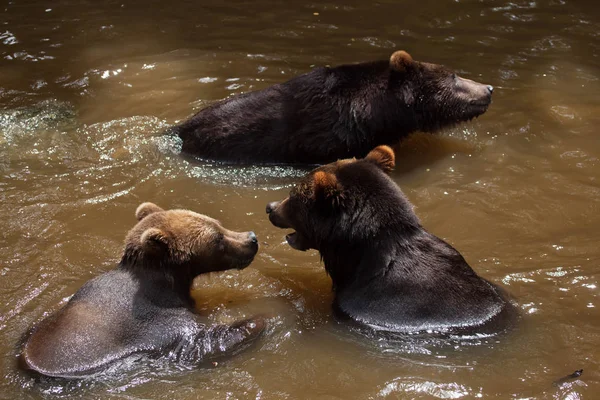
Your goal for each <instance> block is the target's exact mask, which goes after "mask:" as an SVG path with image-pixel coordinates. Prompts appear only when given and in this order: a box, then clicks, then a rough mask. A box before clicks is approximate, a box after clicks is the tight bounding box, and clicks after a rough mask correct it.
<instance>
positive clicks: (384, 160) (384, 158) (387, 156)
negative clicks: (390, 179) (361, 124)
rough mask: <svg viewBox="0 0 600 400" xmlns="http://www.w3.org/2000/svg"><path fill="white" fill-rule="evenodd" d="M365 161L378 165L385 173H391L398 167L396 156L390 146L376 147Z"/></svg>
mask: <svg viewBox="0 0 600 400" xmlns="http://www.w3.org/2000/svg"><path fill="white" fill-rule="evenodd" d="M365 160H367V161H369V162H372V163H373V164H375V165H377V166H378V167H379V168H381V169H382V170H383V172H385V173H389V172H390V171H391V170H393V169H394V167H395V166H396V155H395V154H394V150H392V148H391V147H389V146H377V147H375V148H374V149H373V150H371V151H370V152H369V154H367V156H366V157H365Z"/></svg>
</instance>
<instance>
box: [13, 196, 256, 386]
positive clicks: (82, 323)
mask: <svg viewBox="0 0 600 400" xmlns="http://www.w3.org/2000/svg"><path fill="white" fill-rule="evenodd" d="M135 215H136V218H137V219H138V223H137V224H136V225H135V226H134V228H133V229H131V231H129V233H128V235H127V238H126V240H125V251H124V254H123V257H122V259H121V262H120V264H119V265H118V267H117V268H116V269H114V270H112V271H109V272H106V273H104V274H102V275H99V276H97V277H96V278H94V279H92V280H90V281H88V282H87V283H85V284H84V285H83V286H82V287H81V288H80V289H79V290H78V291H77V292H76V293H75V294H74V295H73V297H71V299H70V300H69V301H68V302H67V304H66V305H65V306H64V307H62V308H61V309H60V310H58V311H57V312H55V313H54V314H52V315H50V316H49V317H47V318H45V319H44V320H42V321H41V322H40V323H39V324H37V325H36V326H35V327H34V328H33V329H32V330H31V332H29V334H28V335H27V337H26V339H25V342H24V345H23V348H22V352H21V354H20V361H21V365H22V367H23V368H25V369H27V370H30V371H34V372H37V373H39V374H42V375H45V376H51V377H63V378H81V377H87V376H91V375H94V374H96V373H99V372H101V371H103V370H105V369H107V368H108V367H110V366H113V365H114V364H115V363H117V362H119V361H120V360H123V359H125V358H127V357H130V356H138V355H144V356H149V357H161V356H165V357H167V356H168V357H172V358H174V359H175V360H176V361H178V362H181V363H182V364H186V365H197V364H199V363H201V362H203V361H206V360H208V359H211V358H212V357H216V356H222V355H226V354H232V353H235V352H238V351H240V350H241V349H243V348H245V347H246V346H248V345H249V344H250V343H252V342H253V341H254V340H255V339H256V338H258V337H259V335H260V334H261V332H262V331H263V330H264V328H265V321H264V319H263V318H262V317H255V318H250V319H247V320H244V321H239V322H237V323H234V324H233V325H216V324H213V323H211V322H210V321H209V320H208V318H206V317H202V316H200V315H198V314H196V313H195V312H194V300H193V298H192V297H191V296H190V288H191V285H192V281H193V279H194V278H195V277H196V276H198V275H200V274H203V273H207V272H212V271H223V270H227V269H232V268H237V269H242V268H245V267H247V266H248V265H249V264H250V263H251V262H252V260H253V259H254V256H255V255H256V253H257V251H258V240H257V238H256V235H255V234H254V233H253V232H234V231H230V230H228V229H226V228H224V227H223V226H222V225H221V224H220V223H219V222H218V221H216V220H214V219H212V218H210V217H208V216H206V215H202V214H198V213H195V212H192V211H188V210H163V209H162V208H160V207H158V206H157V205H155V204H153V203H143V204H141V205H140V206H139V207H138V208H137V210H136V213H135Z"/></svg>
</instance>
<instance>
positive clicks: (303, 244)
mask: <svg viewBox="0 0 600 400" xmlns="http://www.w3.org/2000/svg"><path fill="white" fill-rule="evenodd" d="M285 240H286V241H287V242H288V244H289V245H290V247H291V248H292V249H296V250H300V251H306V250H308V249H310V246H309V245H308V243H307V240H306V239H305V238H304V236H302V235H300V234H299V233H298V232H292V233H288V234H287V235H285Z"/></svg>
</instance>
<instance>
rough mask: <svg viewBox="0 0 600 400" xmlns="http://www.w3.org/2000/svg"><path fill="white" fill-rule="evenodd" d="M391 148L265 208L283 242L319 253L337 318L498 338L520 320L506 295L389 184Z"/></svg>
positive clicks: (304, 184)
mask: <svg viewBox="0 0 600 400" xmlns="http://www.w3.org/2000/svg"><path fill="white" fill-rule="evenodd" d="M394 157H395V155H394V152H393V150H392V149H391V148H389V147H387V146H379V147H377V148H375V149H373V150H372V151H371V152H370V153H368V154H367V156H366V157H365V158H363V159H345V160H339V161H337V162H334V163H331V164H327V165H324V166H322V167H320V168H317V169H315V170H313V171H312V172H310V173H309V174H308V175H307V176H306V177H305V178H304V179H303V180H302V181H301V182H299V183H298V184H297V185H296V186H295V187H294V188H293V189H292V190H291V192H290V194H289V196H288V197H287V198H285V199H284V200H282V201H277V202H273V203H269V204H268V205H267V213H268V216H269V220H270V221H271V223H272V224H273V225H275V226H276V227H279V228H282V229H293V230H294V232H293V233H290V234H288V235H287V236H286V239H287V242H288V243H289V245H290V246H291V247H293V248H294V249H297V250H307V249H316V250H318V251H319V253H320V255H321V258H322V260H323V263H324V265H325V269H326V271H327V273H328V274H329V275H330V276H331V279H332V281H333V289H334V293H335V298H334V310H335V311H336V314H337V315H338V316H342V317H344V318H349V319H351V320H353V321H355V322H357V323H359V324H360V325H362V326H367V327H371V328H374V329H376V330H384V331H390V332H402V333H418V332H431V331H435V332H448V333H463V332H464V333H467V332H468V333H471V332H475V331H477V332H485V333H491V332H499V331H501V330H504V329H505V328H506V327H507V326H508V322H509V321H511V320H512V318H513V317H514V316H515V314H514V306H513V305H512V304H511V302H510V301H509V299H508V297H507V295H506V294H505V293H504V291H503V290H502V289H501V288H500V287H498V286H496V285H494V284H493V283H491V282H488V281H487V280H485V279H483V278H481V277H480V276H478V275H477V274H476V273H475V271H473V269H472V268H471V267H470V266H469V265H468V264H467V262H466V261H465V259H464V258H463V256H462V255H461V254H460V253H459V252H458V251H457V250H456V249H454V248H453V247H452V246H451V245H449V244H448V243H446V242H445V241H443V240H442V239H440V238H438V237H436V236H434V235H432V234H431V233H429V232H427V231H426V230H425V229H424V228H423V227H422V226H421V224H420V222H419V219H418V218H417V216H416V215H415V213H414V212H413V209H412V205H411V204H410V203H409V201H408V199H407V198H406V197H405V195H404V194H403V193H402V191H401V190H400V188H399V187H398V186H397V185H396V183H395V182H394V181H393V180H392V179H391V178H390V177H389V176H388V173H389V172H390V171H391V170H392V168H393V167H394V165H395V158H394Z"/></svg>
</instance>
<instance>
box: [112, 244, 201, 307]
mask: <svg viewBox="0 0 600 400" xmlns="http://www.w3.org/2000/svg"><path fill="white" fill-rule="evenodd" d="M118 268H119V269H121V270H125V271H127V272H128V273H130V274H131V275H133V276H134V277H135V278H136V279H137V280H138V281H140V282H147V283H148V284H149V285H146V287H149V286H152V287H154V288H158V289H160V291H162V293H161V292H156V293H160V295H161V297H164V291H169V292H172V293H173V294H174V295H175V296H177V297H178V298H179V299H180V300H181V301H182V302H183V303H184V304H185V305H186V306H188V307H190V308H193V307H194V304H195V302H194V299H193V298H192V296H191V295H190V288H191V286H192V283H193V281H194V278H195V276H194V275H193V274H192V272H191V271H190V268H187V267H186V266H185V265H176V264H174V263H166V262H164V261H163V260H161V259H160V258H159V257H151V256H143V255H142V254H139V253H138V252H128V251H126V252H125V254H124V255H123V258H122V259H121V262H120V263H119V266H118ZM153 293H154V292H153Z"/></svg>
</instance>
